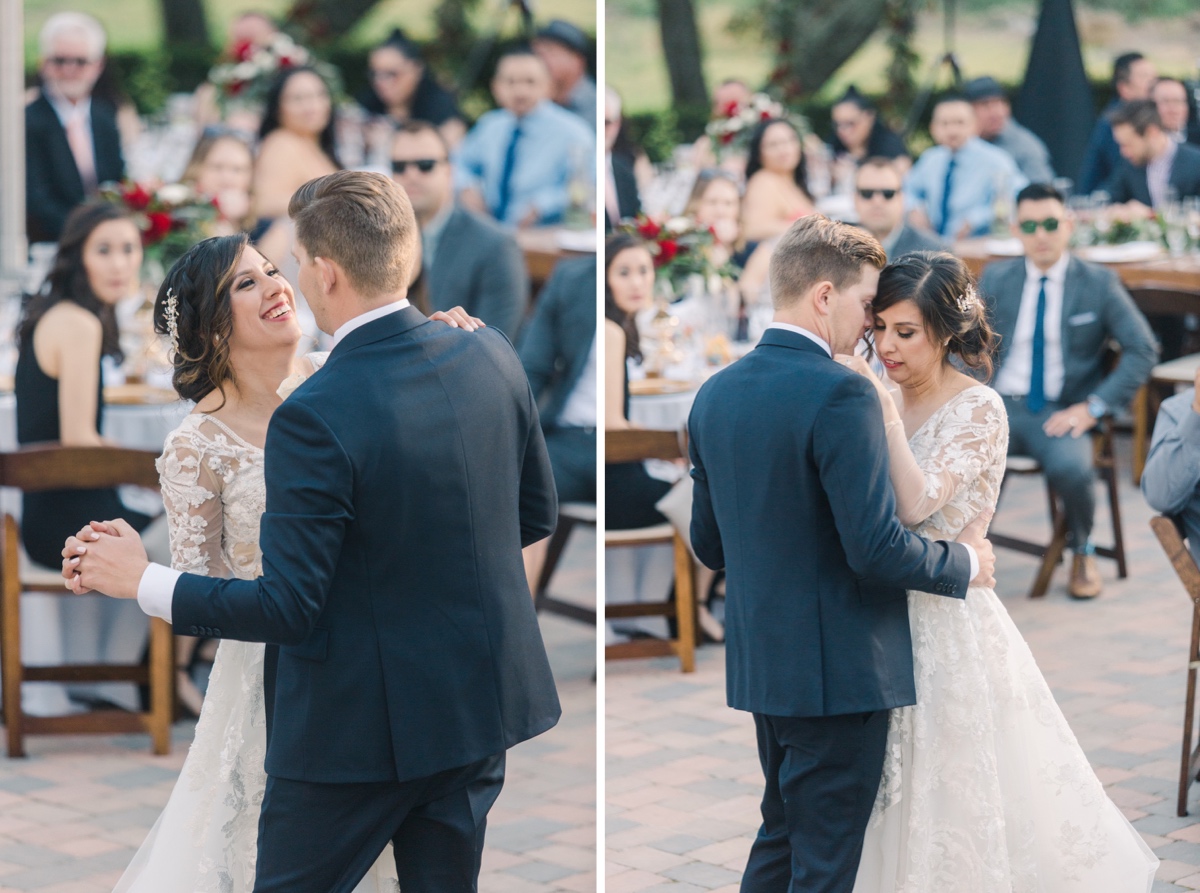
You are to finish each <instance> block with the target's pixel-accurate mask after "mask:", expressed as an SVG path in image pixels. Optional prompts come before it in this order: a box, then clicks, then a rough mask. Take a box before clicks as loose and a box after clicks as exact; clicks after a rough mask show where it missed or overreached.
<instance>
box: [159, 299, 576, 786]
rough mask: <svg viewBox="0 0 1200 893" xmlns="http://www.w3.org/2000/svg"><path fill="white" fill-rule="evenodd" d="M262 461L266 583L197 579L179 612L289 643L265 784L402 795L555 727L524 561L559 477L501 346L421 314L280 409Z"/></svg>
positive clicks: (393, 322)
mask: <svg viewBox="0 0 1200 893" xmlns="http://www.w3.org/2000/svg"><path fill="white" fill-rule="evenodd" d="M264 461H265V474H266V489H267V508H266V512H265V513H264V514H263V518H262V527H261V532H260V545H261V547H262V553H263V575H262V576H261V577H260V578H258V579H257V580H254V581H242V580H219V579H212V578H208V577H201V576H195V575H192V574H184V575H183V576H182V577H180V579H179V581H178V582H177V583H176V586H175V592H174V598H173V602H172V616H173V620H174V625H175V628H176V629H178V630H179V631H180V632H185V633H186V632H187V631H188V630H189V628H200V627H206V628H209V629H211V630H213V631H214V632H217V631H219V632H217V635H219V636H222V637H224V638H231V639H242V640H245V641H253V642H268V643H275V644H277V645H279V646H280V647H279V654H278V669H277V672H276V677H275V685H274V703H273V712H272V725H271V739H270V741H269V743H268V747H267V759H266V767H267V772H268V773H269V774H271V775H273V776H276V777H280V778H288V779H295V780H299V781H309V782H332V783H342V782H377V781H391V780H395V781H408V780H411V779H415V778H421V777H424V776H428V775H432V774H434V773H436V772H440V771H443V770H445V769H450V768H454V767H457V766H464V765H466V764H468V763H472V762H474V761H476V760H480V759H483V758H485V757H487V756H490V755H493V754H498V753H501V752H503V751H504V750H505V749H506V748H509V747H511V746H513V745H514V744H516V743H517V742H519V741H522V740H524V739H526V738H530V737H532V736H534V735H537V734H539V733H541V732H543V731H545V730H546V729H548V728H550V727H551V726H553V725H554V724H555V722H557V720H558V717H559V704H558V696H557V693H556V691H555V687H554V680H553V677H552V676H551V674H550V667H549V662H548V660H547V658H546V651H545V648H544V646H543V644H542V639H541V634H540V632H539V630H538V623H537V617H536V615H535V613H534V610H533V601H532V599H531V598H530V596H529V588H528V586H527V585H526V582H525V571H524V568H523V565H522V561H521V548H522V547H523V546H525V545H527V544H529V543H531V542H535V541H537V540H539V539H542V538H543V537H545V536H547V535H549V534H550V533H551V531H552V530H553V528H554V525H555V521H556V517H557V506H556V499H555V491H554V480H553V477H552V476H551V471H550V462H549V459H548V457H547V455H546V447H545V443H544V441H543V440H542V432H541V428H540V426H539V424H538V415H537V409H536V406H535V404H534V399H533V395H532V394H531V392H530V389H529V384H528V382H527V380H526V378H525V373H524V371H523V370H522V368H521V363H520V360H519V359H518V358H517V355H516V352H515V351H514V350H513V349H512V347H511V345H510V344H509V343H508V341H507V340H506V339H505V337H504V336H503V335H502V334H501V333H500V332H498V331H496V330H494V329H490V328H488V329H482V330H480V331H478V332H475V333H469V332H464V331H462V330H461V329H455V328H451V327H449V326H445V325H440V324H435V323H430V322H429V321H428V320H427V319H426V318H425V316H424V315H422V314H421V313H420V312H419V311H417V310H415V309H413V308H406V309H403V310H400V311H398V312H396V313H393V314H390V315H388V316H385V317H383V318H381V319H378V320H375V321H373V322H369V323H367V324H365V325H363V326H361V327H360V328H358V329H355V330H353V331H352V332H350V333H349V334H348V335H346V337H345V338H344V339H343V340H342V341H341V342H339V343H338V345H337V346H336V347H335V348H334V350H333V352H332V354H331V355H330V356H329V359H328V360H327V361H326V363H325V365H324V367H322V368H321V369H320V370H318V371H317V372H316V373H315V374H314V375H313V376H312V377H310V378H309V379H308V380H307V381H306V382H304V383H303V384H302V385H301V386H300V387H299V388H297V390H296V391H295V393H293V394H292V396H291V397H289V398H288V399H287V400H285V401H284V403H283V405H281V406H280V407H279V408H278V409H277V410H276V411H275V414H274V416H273V417H272V418H271V424H270V428H269V429H268V432H267V441H266V454H265V460H264ZM267 709H268V711H272V704H268V705H267Z"/></svg>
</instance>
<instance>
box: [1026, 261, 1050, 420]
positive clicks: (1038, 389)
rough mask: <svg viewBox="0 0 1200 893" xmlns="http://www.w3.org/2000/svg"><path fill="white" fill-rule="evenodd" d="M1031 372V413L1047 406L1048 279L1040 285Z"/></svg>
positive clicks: (1042, 280)
mask: <svg viewBox="0 0 1200 893" xmlns="http://www.w3.org/2000/svg"><path fill="white" fill-rule="evenodd" d="M1031 367H1032V368H1031V369H1030V371H1029V397H1028V399H1027V400H1026V403H1027V404H1028V406H1029V411H1030V412H1041V411H1042V407H1043V406H1045V405H1046V277H1045V276H1043V277H1042V279H1041V282H1040V283H1039V284H1038V298H1037V316H1035V317H1034V319H1033V362H1032V364H1031Z"/></svg>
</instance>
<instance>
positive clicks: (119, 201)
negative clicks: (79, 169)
mask: <svg viewBox="0 0 1200 893" xmlns="http://www.w3.org/2000/svg"><path fill="white" fill-rule="evenodd" d="M100 196H101V197H102V198H104V199H105V200H106V201H110V202H112V203H113V204H116V205H120V206H121V207H123V208H125V209H127V210H128V211H130V212H131V213H132V214H133V219H134V222H135V223H136V224H137V226H138V229H139V230H141V233H142V247H143V248H144V250H145V257H146V262H147V264H148V265H150V266H151V267H158V268H160V270H161V272H165V271H166V268H167V267H168V266H170V265H171V264H172V263H174V262H175V261H176V260H178V259H179V258H180V257H181V256H182V255H183V253H184V252H185V251H187V250H188V249H189V248H191V247H192V246H193V245H195V244H196V243H197V242H199V241H201V240H202V239H205V238H207V237H208V235H209V233H208V231H207V227H208V225H209V224H211V223H212V222H213V221H215V220H216V218H217V207H216V205H215V203H214V202H213V201H212V200H210V199H207V198H205V197H203V196H201V195H198V194H197V193H196V192H195V191H194V190H193V189H192V188H191V187H190V186H185V185H184V184H182V183H169V184H167V185H165V186H163V185H159V186H155V185H153V184H145V183H134V182H131V181H126V182H122V183H105V184H104V185H103V186H101V187H100Z"/></svg>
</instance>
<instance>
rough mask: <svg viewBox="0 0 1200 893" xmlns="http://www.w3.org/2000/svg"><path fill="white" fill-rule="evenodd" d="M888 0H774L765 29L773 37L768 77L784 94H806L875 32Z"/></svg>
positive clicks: (766, 19) (789, 95)
mask: <svg viewBox="0 0 1200 893" xmlns="http://www.w3.org/2000/svg"><path fill="white" fill-rule="evenodd" d="M887 6H888V0H852V2H848V0H773V2H771V3H770V5H769V7H768V8H767V10H766V17H765V25H766V29H765V34H766V36H767V39H768V40H778V41H779V46H778V51H777V52H778V59H779V64H778V66H777V67H776V69H775V72H774V73H773V74H772V75H771V82H772V84H774V85H775V86H776V87H778V88H780V89H781V90H782V92H783V94H784V96H785V97H787V98H792V99H796V98H801V97H807V96H811V95H812V94H813V93H815V92H816V91H817V90H819V89H821V86H822V85H823V84H824V83H825V82H826V81H827V80H829V78H830V77H831V76H832V75H833V73H834V72H836V71H837V70H838V69H839V68H840V67H841V66H842V64H843V63H844V62H845V61H846V60H847V59H849V58H850V57H851V56H853V55H854V53H855V52H856V51H857V50H858V48H859V47H861V46H862V45H863V44H864V43H866V42H867V40H868V39H869V38H870V37H871V35H872V34H874V33H875V29H876V28H878V27H879V25H880V23H881V22H882V21H883V19H884V13H885V11H886V9H887Z"/></svg>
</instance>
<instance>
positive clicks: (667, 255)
mask: <svg viewBox="0 0 1200 893" xmlns="http://www.w3.org/2000/svg"><path fill="white" fill-rule="evenodd" d="M677 254H679V243H678V242H676V241H675V240H674V239H663V240H662V241H661V242H659V243H658V262H659V266H663V265H666V264H669V263H670V262H671V261H673V260H674V259H675V255H677Z"/></svg>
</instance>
